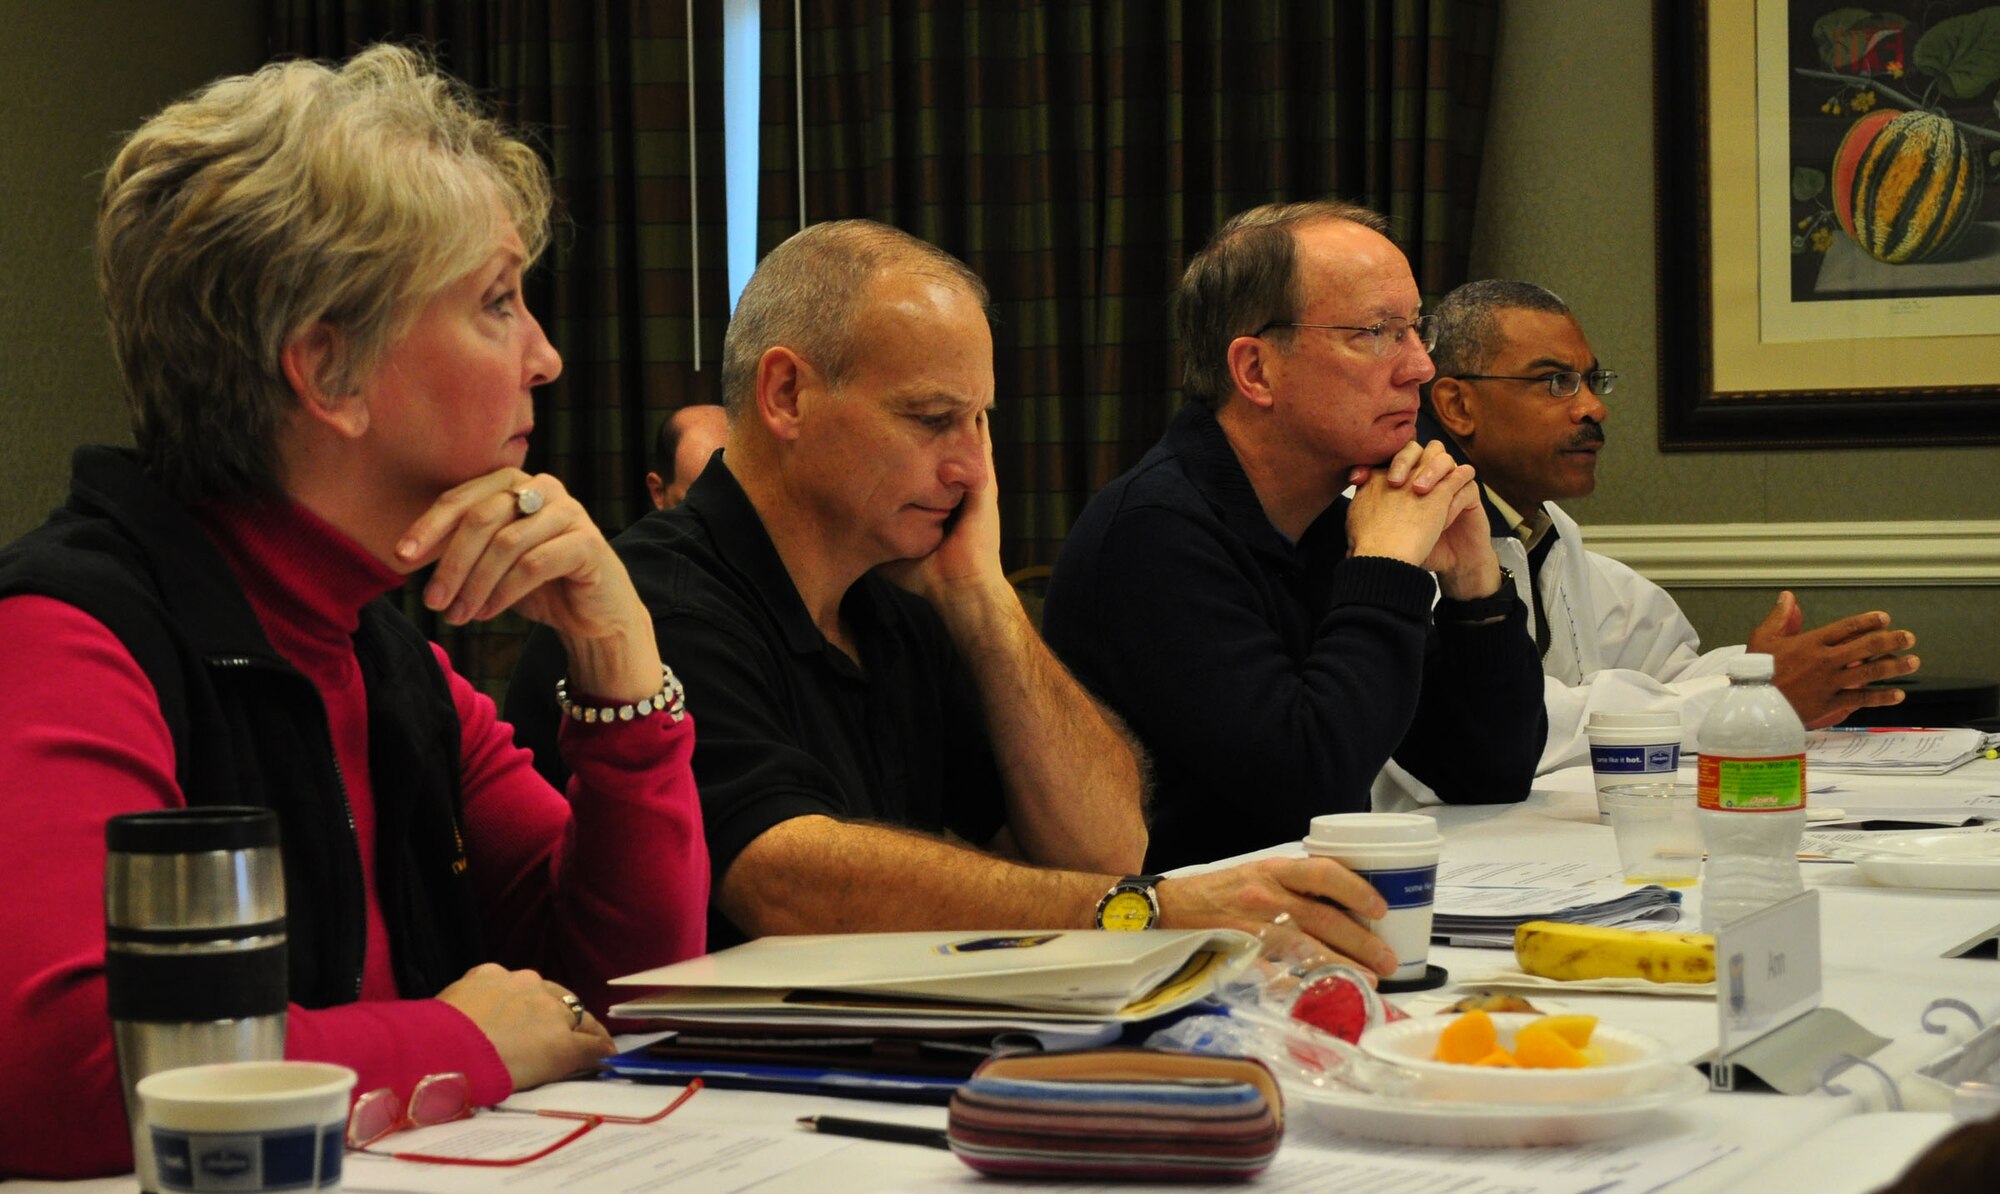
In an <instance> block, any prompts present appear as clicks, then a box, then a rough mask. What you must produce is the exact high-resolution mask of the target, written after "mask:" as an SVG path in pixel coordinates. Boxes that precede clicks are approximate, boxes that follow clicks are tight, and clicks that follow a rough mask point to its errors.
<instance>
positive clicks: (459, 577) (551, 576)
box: [396, 468, 660, 703]
mask: <svg viewBox="0 0 2000 1194" xmlns="http://www.w3.org/2000/svg"><path fill="white" fill-rule="evenodd" d="M396 559H397V561H398V562H399V564H400V565H401V566H403V567H404V568H405V569H407V570H411V571H414V570H415V569H417V568H421V567H423V566H424V565H425V564H428V563H430V562H432V561H433V560H435V561H436V562H437V568H436V570H435V571H434V572H432V574H431V579H430V583H429V584H427V585H425V586H424V595H423V599H424V605H425V606H426V607H427V608H430V609H433V610H437V611H440V612H441V613H442V614H443V616H444V620H445V621H447V622H449V623H451V624H452V625H454V626H457V625H463V624H464V623H466V622H471V621H483V620H485V619H488V618H492V617H496V616H498V615H499V614H500V613H501V612H502V611H503V610H507V609H513V610H515V611H516V612H518V613H519V614H521V616H523V617H525V618H529V619H531V620H533V621H536V622H541V623H543V624H545V625H547V626H549V627H550V628H551V629H553V630H554V631H555V632H556V634H557V635H558V636H559V637H560V638H561V639H562V641H563V646H564V647H565V648H567V649H568V651H569V659H570V684H571V687H572V689H573V690H574V691H576V692H578V693H586V694H589V695H590V696H591V697H593V698H595V699H598V700H603V701H610V702H614V703H630V702H633V701H638V700H641V699H643V698H645V697H648V696H651V695H652V694H653V693H655V692H656V691H658V690H659V687H660V654H659V648H658V646H657V645H656V644H655V642H654V639H653V620H652V617H651V616H650V615H649V614H647V612H646V607H645V605H644V604H643V603H642V602H640V600H639V594H638V591H637V590H636V589H634V588H633V587H632V579H631V577H629V576H627V575H626V573H625V565H624V564H623V562H621V561H620V560H619V559H618V556H617V554H616V553H614V552H613V551H612V550H611V544H610V543H608V542H606V541H605V538H604V533H603V532H602V531H599V530H598V529H597V524H596V523H594V522H592V521H591V520H590V515H589V514H588V513H586V512H585V511H584V508H583V505H582V503H580V502H578V501H577V500H576V499H575V498H574V497H571V496H570V493H569V491H568V490H567V489H565V488H564V487H563V483H562V482H561V481H560V480H558V479H556V478H555V477H553V476H550V475H549V474H547V473H540V474H536V475H534V476H530V475H529V474H527V473H524V472H522V471H521V470H520V469H515V468H505V469H500V470H498V471H496V472H491V473H488V474H486V475H485V476H483V477H476V478H474V479H473V480H470V481H467V482H466V483H465V484H463V485H460V486H458V487H457V488H455V489H452V490H450V491H448V492H447V493H445V494H444V495H443V496H442V497H440V498H438V500H437V501H436V502H434V503H432V505H431V508H430V509H429V510H426V511H425V512H424V513H423V515H422V516H420V517H419V518H418V519H417V520H416V521H415V522H414V523H411V524H410V528H409V530H407V531H405V532H404V534H403V536H402V538H401V540H400V541H399V542H398V543H397V545H396Z"/></svg>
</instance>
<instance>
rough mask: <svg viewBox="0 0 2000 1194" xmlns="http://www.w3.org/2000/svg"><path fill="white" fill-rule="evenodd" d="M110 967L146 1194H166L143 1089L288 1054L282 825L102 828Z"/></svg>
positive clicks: (195, 811) (116, 822)
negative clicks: (181, 1073)
mask: <svg viewBox="0 0 2000 1194" xmlns="http://www.w3.org/2000/svg"><path fill="white" fill-rule="evenodd" d="M104 841H105V847H106V850H107V853H106V856H105V867H104V936H105V944H104V971H105V987H106V992H107V995H108V998H109V1002H110V1006H111V1031H112V1037H113V1040H114V1041H115V1043H116V1045H117V1048H118V1075H119V1079H120V1081H121V1082H122V1084H123V1086H124V1090H125V1116H126V1120H127V1122H128V1123H129V1124H130V1125H131V1129H132V1153H133V1158H134V1160H135V1161H136V1162H137V1165H138V1171H139V1185H140V1188H141V1189H142V1190H146V1191H149V1192H150V1191H154V1190H156V1189H157V1188H158V1184H157V1175H156V1174H155V1172H154V1169H153V1165H152V1149H151V1142H150V1140H149V1138H148V1133H147V1132H146V1131H145V1125H144V1123H143V1122H142V1119H143V1117H142V1116H141V1114H140V1103H139V1098H138V1095H137V1094H136V1093H135V1091H134V1089H133V1088H134V1087H135V1086H137V1085H138V1082H139V1079H141V1078H144V1077H145V1076H146V1075H148V1074H153V1073H158V1072H159V1071H161V1070H171V1069H178V1068H179V1067H181V1066H189V1065H205V1064H207V1063H209V1062H216V1061H275V1060H278V1059H281V1058H283V1057H284V1055H285V1004H286V982H285V965H286V958H285V878H284V864H283V862H282V860H281V858H280V856H279V852H278V818H277V814H275V813H273V812H272V811H271V810H269V809H262V808H238V807H231V806H216V807H212V808H183V809H163V810H160V811H158V812H147V813H131V814H127V815H125V816H119V817H113V818H111V820H110V821H109V822H108V823H107V824H106V826H105V831H104Z"/></svg>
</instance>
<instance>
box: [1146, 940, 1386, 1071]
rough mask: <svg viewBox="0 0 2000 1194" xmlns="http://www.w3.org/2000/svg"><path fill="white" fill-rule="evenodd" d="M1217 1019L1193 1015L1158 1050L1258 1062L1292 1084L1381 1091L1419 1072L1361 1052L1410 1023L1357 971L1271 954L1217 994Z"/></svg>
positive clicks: (1160, 1035)
mask: <svg viewBox="0 0 2000 1194" xmlns="http://www.w3.org/2000/svg"><path fill="white" fill-rule="evenodd" d="M1211 998H1212V999H1213V1001H1214V1002H1216V1003H1219V1004H1221V1005H1222V1010H1221V1012H1219V1013H1218V1014H1213V1015H1198V1016H1189V1017H1187V1018H1185V1019H1182V1020H1180V1021H1179V1022H1177V1023H1175V1024H1173V1025H1171V1026H1170V1027H1167V1028H1164V1029H1162V1030H1160V1031H1159V1032H1156V1033H1154V1034H1153V1035H1152V1036H1151V1037H1149V1038H1147V1040H1146V1044H1147V1046H1148V1047H1152V1048H1163V1049H1182V1050H1187V1051H1190V1052H1195V1053H1218V1054H1228V1055H1232V1056H1238V1057H1255V1058H1257V1059H1258V1060H1260V1061H1262V1062H1263V1063H1264V1064H1266V1065H1268V1066H1270V1067H1271V1071H1272V1072H1273V1073H1275V1074H1277V1075H1278V1077H1279V1079H1280V1080H1281V1081H1283V1082H1285V1083H1287V1084H1297V1085H1303V1086H1307V1087H1327V1086H1340V1087H1346V1088H1351V1089H1355V1090H1364V1091H1370V1092H1375V1093H1380V1094H1392V1095H1393V1094H1397V1093H1400V1092H1402V1091H1405V1090H1407V1089H1409V1088H1410V1086H1411V1085H1412V1084H1413V1083H1414V1082H1415V1081H1416V1075H1414V1074H1412V1073H1411V1072H1410V1071H1409V1070H1406V1069H1404V1068H1403V1067H1401V1066H1398V1065H1395V1064H1393V1063H1391V1062H1386V1061H1382V1060H1380V1059H1378V1058H1375V1057H1371V1056H1369V1055H1368V1054H1366V1053H1364V1052H1362V1051H1361V1050H1360V1049H1359V1048H1357V1047H1356V1044H1355V1042H1357V1041H1359V1040H1360V1039H1361V1034H1362V1033H1363V1032H1365V1031H1367V1030H1368V1029H1370V1028H1373V1027H1375V1026H1376V1025H1378V1024H1387V1023H1390V1022H1392V1021H1395V1020H1401V1019H1405V1018H1407V1017H1405V1015H1404V1014H1403V1012H1401V1011H1400V1010H1398V1009H1396V1008H1395V1007H1393V1006H1392V1005H1390V1004H1389V1002H1388V1001H1387V1000H1385V999H1383V998H1382V996H1381V995H1380V994H1379V993H1378V992H1377V991H1376V990H1375V988H1374V986H1373V985H1372V984H1371V983H1370V982H1369V979H1368V976H1367V975H1366V974H1365V973H1364V972H1363V971H1362V970H1360V969H1359V968H1357V967H1354V966H1351V965H1342V964H1321V965H1310V964H1305V963H1288V962H1287V961H1285V960H1283V959H1275V958H1271V957H1265V958H1262V959H1260V960H1259V961H1257V962H1256V963H1255V964H1253V965H1252V966H1251V967H1250V968H1249V969H1247V970H1245V971H1244V972H1243V973H1242V974H1241V975H1239V976H1238V977H1237V978H1235V979H1234V980H1232V981H1230V982H1229V983H1228V984H1226V985H1224V986H1223V987H1221V988H1220V989H1218V990H1217V991H1216V992H1215V994H1214V995H1213V996H1211Z"/></svg>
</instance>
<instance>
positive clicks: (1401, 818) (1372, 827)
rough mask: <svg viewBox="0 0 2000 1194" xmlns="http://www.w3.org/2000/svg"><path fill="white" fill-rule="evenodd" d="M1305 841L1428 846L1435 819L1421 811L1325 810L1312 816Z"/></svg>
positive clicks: (1433, 838) (1334, 844) (1313, 843)
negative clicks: (1322, 813) (1368, 811)
mask: <svg viewBox="0 0 2000 1194" xmlns="http://www.w3.org/2000/svg"><path fill="white" fill-rule="evenodd" d="M1305 840H1306V844H1307V845H1309V846H1318V847H1320V848H1322V849H1326V848H1329V847H1351V846H1360V847H1364V848H1367V847H1379V846H1428V845H1432V844H1434V843H1436V842H1437V841H1439V840H1440V835H1439V833H1438V823H1437V822H1436V821H1435V820H1433V819H1432V818H1430V817H1426V816H1424V815H1422V814H1421V813H1327V814H1326V815H1324V816H1319V817H1314V818H1313V819H1312V831H1311V832H1309V833H1307V834H1306V838H1305Z"/></svg>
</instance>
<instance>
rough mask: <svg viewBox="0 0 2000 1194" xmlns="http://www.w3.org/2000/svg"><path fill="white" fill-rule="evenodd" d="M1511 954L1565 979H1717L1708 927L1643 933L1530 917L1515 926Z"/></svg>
mask: <svg viewBox="0 0 2000 1194" xmlns="http://www.w3.org/2000/svg"><path fill="white" fill-rule="evenodd" d="M1514 957H1515V958H1516V959H1517V960H1519V962H1520V963H1521V969H1522V970H1525V971H1527V972H1528V973H1529V974H1539V975H1541V976H1542V977H1543V978H1553V979H1561V980H1564V981H1569V980H1573V979H1585V978H1643V979H1647V980H1649V981H1651V982H1656V983H1706V982H1713V981H1715V938H1714V937H1712V936H1710V935H1708V934H1707V933H1642V932H1636V931H1634V930H1632V929H1603V928H1597V927H1595V926H1592V925H1572V924H1560V923H1557V922H1556V921H1550V920H1531V921H1529V922H1528V923H1526V924H1524V925H1522V926H1520V927H1519V928H1517V929H1515V930H1514Z"/></svg>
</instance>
